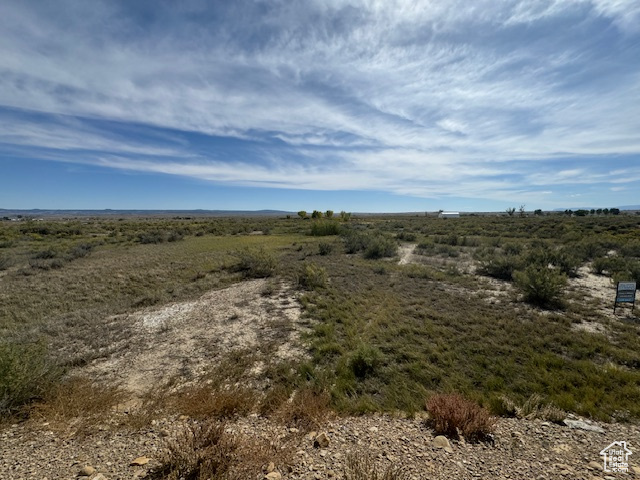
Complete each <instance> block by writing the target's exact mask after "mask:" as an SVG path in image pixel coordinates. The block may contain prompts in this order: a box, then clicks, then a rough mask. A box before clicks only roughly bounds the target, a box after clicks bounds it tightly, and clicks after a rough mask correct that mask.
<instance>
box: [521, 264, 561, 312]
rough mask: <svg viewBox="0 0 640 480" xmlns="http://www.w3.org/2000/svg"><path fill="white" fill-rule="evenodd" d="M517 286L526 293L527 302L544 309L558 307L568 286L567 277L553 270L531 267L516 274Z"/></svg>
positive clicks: (537, 266) (538, 266) (536, 266)
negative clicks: (561, 296)
mask: <svg viewBox="0 0 640 480" xmlns="http://www.w3.org/2000/svg"><path fill="white" fill-rule="evenodd" d="M514 279H515V282H516V285H517V286H518V288H520V290H522V292H523V293H524V298H525V301H527V302H529V303H532V304H534V305H539V306H543V307H551V306H557V305H558V304H559V300H560V295H561V294H562V292H563V291H564V288H565V286H566V285H567V277H566V276H565V275H564V274H563V273H561V272H559V271H557V270H555V269H552V268H548V267H542V266H540V265H530V266H529V267H527V268H526V269H525V270H524V271H518V272H515V273H514Z"/></svg>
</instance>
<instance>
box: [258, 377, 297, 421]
mask: <svg viewBox="0 0 640 480" xmlns="http://www.w3.org/2000/svg"><path fill="white" fill-rule="evenodd" d="M290 396H291V390H290V389H288V388H287V387H285V386H284V385H277V384H276V385H274V386H272V387H271V388H270V389H269V390H268V391H267V392H266V393H265V394H264V396H263V397H262V399H261V400H260V404H259V406H258V413H259V414H260V415H262V416H265V417H268V416H270V415H273V414H274V413H276V412H278V411H279V410H280V408H282V406H283V405H284V404H285V403H286V402H288V401H289V397H290Z"/></svg>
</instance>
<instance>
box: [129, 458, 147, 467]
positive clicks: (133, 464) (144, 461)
mask: <svg viewBox="0 0 640 480" xmlns="http://www.w3.org/2000/svg"><path fill="white" fill-rule="evenodd" d="M147 463H149V458H148V457H144V456H143V457H137V458H134V459H133V460H132V461H131V463H130V464H129V466H130V467H141V466H143V465H146V464H147Z"/></svg>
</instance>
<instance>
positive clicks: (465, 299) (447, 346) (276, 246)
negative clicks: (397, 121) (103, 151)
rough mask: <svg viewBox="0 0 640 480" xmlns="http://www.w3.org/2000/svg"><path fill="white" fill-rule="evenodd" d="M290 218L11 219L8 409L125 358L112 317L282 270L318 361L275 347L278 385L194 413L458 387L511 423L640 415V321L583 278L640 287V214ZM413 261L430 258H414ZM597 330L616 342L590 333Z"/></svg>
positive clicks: (3, 242) (412, 398) (392, 398)
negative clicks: (302, 398) (80, 372)
mask: <svg viewBox="0 0 640 480" xmlns="http://www.w3.org/2000/svg"><path fill="white" fill-rule="evenodd" d="M293 217H295V218H260V219H251V218H239V219H233V218H221V219H211V218H209V219H207V218H122V219H120V218H75V219H66V220H65V219H55V220H44V221H36V220H24V221H20V222H9V221H2V222H0V285H1V287H2V288H0V334H1V338H2V340H1V341H0V369H2V371H3V375H1V376H0V387H1V388H2V391H1V392H0V393H1V397H0V402H2V403H1V408H0V409H1V410H2V412H1V413H2V415H12V414H16V413H17V412H24V411H25V410H24V408H25V406H28V405H31V404H33V403H34V402H42V401H43V400H45V401H46V399H47V398H49V399H52V400H50V402H52V403H53V402H54V400H53V399H55V402H57V403H56V404H58V405H67V404H66V403H65V402H64V399H62V398H60V390H59V389H57V390H56V389H55V388H54V387H55V386H56V385H58V384H59V382H65V381H68V379H67V377H66V376H65V373H70V372H73V371H75V369H78V368H82V367H83V366H84V365H87V364H88V363H90V362H91V361H93V360H95V359H100V358H107V357H108V356H110V355H118V354H120V353H119V352H116V351H114V350H113V345H115V344H121V343H122V342H123V341H124V340H126V338H127V336H128V332H127V330H123V329H122V326H121V325H120V324H117V323H114V322H111V321H109V319H110V318H112V317H113V316H114V315H126V314H130V313H131V312H136V311H139V310H141V309H145V308H151V307H154V306H162V305H165V304H171V303H172V302H179V301H187V300H191V299H196V298H198V297H199V296H201V295H202V294H203V293H205V292H208V291H210V290H213V289H221V288H224V287H226V286H229V285H232V284H236V283H238V282H245V281H250V280H251V279H253V278H264V277H269V280H268V281H269V282H271V283H268V284H265V287H264V289H263V295H267V296H270V295H275V294H276V292H277V290H278V289H277V287H276V283H277V282H278V281H284V282H289V284H291V285H293V286H294V288H296V289H297V292H298V301H299V302H301V304H302V305H303V307H304V315H305V316H306V318H307V319H308V321H309V322H310V328H309V330H308V331H307V333H306V334H305V336H304V342H305V346H306V348H307V349H308V351H309V355H310V356H309V358H307V359H299V360H288V361H287V362H283V363H277V362H275V361H273V360H272V359H271V355H272V353H273V351H274V349H276V347H277V346H272V347H269V348H270V349H269V348H266V347H265V348H264V349H263V350H264V351H259V352H255V355H256V357H255V358H254V357H250V358H251V359H252V361H253V362H255V364H259V363H260V362H262V363H263V364H264V365H266V367H264V368H265V369H264V373H263V375H264V376H265V378H268V380H269V384H268V386H267V387H265V386H264V385H263V386H260V387H259V388H257V389H256V391H255V392H254V394H255V396H254V394H249V393H248V392H247V391H246V390H243V395H244V396H243V398H245V400H246V399H249V400H250V401H249V400H246V401H242V402H240V403H239V404H237V405H236V404H235V403H234V402H232V401H230V399H229V398H227V397H224V395H223V393H224V392H227V391H233V390H225V389H219V388H218V387H217V386H215V385H214V387H215V388H213V387H211V388H209V387H207V388H204V387H203V388H204V389H203V390H201V391H196V390H194V391H192V392H191V393H190V394H189V395H190V396H189V395H187V396H185V398H190V399H191V400H192V401H191V402H190V403H191V405H193V406H196V405H204V407H203V408H205V407H206V408H205V410H206V409H210V410H211V411H217V410H216V409H219V410H220V411H221V412H230V413H229V414H228V415H235V414H236V413H235V412H239V413H238V414H244V412H246V411H248V410H247V409H249V410H251V409H253V410H256V409H257V410H258V411H263V412H265V414H267V413H269V412H271V414H274V415H275V413H274V412H279V411H282V407H281V406H282V405H284V404H285V403H284V402H285V401H290V400H291V398H297V397H296V396H295V395H294V394H295V392H296V391H314V392H324V393H322V395H326V398H327V399H328V400H327V401H328V402H329V403H330V406H331V408H333V409H335V410H338V411H341V412H348V413H360V412H369V411H394V410H402V411H406V412H408V413H414V412H417V411H421V410H423V409H424V407H425V399H427V398H431V397H432V396H433V395H434V394H436V393H441V392H458V393H460V394H462V395H464V396H465V397H466V398H468V399H469V400H471V401H474V402H476V403H478V404H479V405H481V406H484V407H487V408H489V409H492V410H493V411H494V412H500V411H504V402H503V401H502V400H501V399H504V398H509V399H511V400H510V401H512V402H513V404H515V405H525V404H526V402H527V400H528V399H530V398H532V395H536V394H540V395H544V397H545V399H546V401H548V402H549V404H552V405H554V406H556V407H557V408H558V409H560V410H563V411H570V412H576V413H579V414H581V415H586V416H589V417H593V418H598V419H603V420H611V419H614V418H615V419H621V420H624V419H637V418H638V417H639V416H640V406H639V405H640V391H639V389H638V385H639V384H640V373H639V371H638V367H639V366H640V340H639V338H640V336H639V335H638V322H637V320H636V321H634V320H633V319H631V320H626V321H625V320H623V319H616V318H613V317H610V316H607V314H605V313H604V309H602V308H600V307H599V305H601V304H602V302H601V303H598V302H597V301H596V300H593V299H592V298H591V297H589V291H588V290H585V289H582V290H580V289H577V287H575V286H574V284H572V283H571V282H572V280H574V279H576V278H578V277H580V276H581V275H585V274H586V273H585V272H592V271H593V272H597V275H599V278H602V279H604V280H606V281H609V279H610V280H611V286H612V288H613V281H616V280H618V279H632V278H636V279H637V274H638V264H639V262H640V257H639V256H638V248H637V246H638V245H639V244H640V229H639V228H638V227H639V221H638V217H637V216H633V215H623V214H621V215H615V216H604V215H603V216H597V215H594V216H591V215H590V216H585V217H570V216H568V215H537V216H530V217H527V216H525V217H520V216H507V215H505V216H463V217H461V218H458V219H446V220H444V219H438V218H434V217H427V216H398V217H389V216H367V217H357V216H353V215H350V216H347V215H346V214H345V215H341V216H340V219H330V218H327V217H328V215H326V214H323V217H325V218H312V219H309V218H306V216H304V217H303V216H302V215H300V216H295V215H294V216H293ZM314 222H315V223H314ZM321 222H322V223H321ZM313 225H318V226H317V227H315V230H314V228H313ZM334 225H335V226H337V227H334ZM329 235H333V236H332V237H329ZM336 235H337V236H336ZM152 240H153V241H152ZM156 240H157V241H156ZM399 247H401V248H399ZM414 247H415V249H414ZM405 251H412V252H413V256H414V257H415V258H414V259H413V260H412V261H411V262H409V263H406V264H401V263H402V262H400V260H401V259H400V255H401V254H402V252H405ZM634 275H635V277H634ZM491 282H497V285H498V287H495V285H496V284H495V283H491ZM492 289H493V290H492ZM499 294H500V295H502V297H501V299H499V300H498V301H496V300H495V299H493V300H492V298H493V297H495V296H496V295H499ZM612 299H613V297H611V300H612ZM594 302H595V303H594ZM606 310H609V306H608V305H607V307H606ZM636 311H637V310H636ZM585 321H589V322H591V323H597V324H599V325H601V326H602V328H603V329H604V330H605V331H606V333H602V332H599V331H588V330H576V329H575V327H576V326H580V325H581V324H582V323H583V322H585ZM21 348H23V349H24V348H26V349H28V350H29V352H30V353H29V355H22V354H21V355H19V357H20V358H21V359H22V360H21V361H20V362H16V361H15V358H17V357H16V355H17V354H16V349H21ZM248 358H249V357H248ZM250 369H251V366H247V368H246V370H250ZM230 371H231V370H230ZM225 382H227V383H229V384H231V385H232V384H233V382H228V379H227V380H225ZM107 391H108V390H107ZM212 392H213V393H212ZM216 393H217V396H216ZM198 395H200V397H198ZM169 398H170V396H167V399H169ZM323 398H324V397H323ZM198 399H200V400H198ZM202 399H206V400H207V402H204V401H202ZM167 402H169V400H167ZM234 405H235V406H234ZM247 405H248V406H247ZM61 408H62V407H61ZM65 408H67V407H65ZM68 408H71V407H68ZM73 408H74V409H77V408H79V407H78V406H77V405H74V406H73ZM194 408H195V407H194ZM39 411H40V412H44V411H46V409H44V408H40V409H39ZM225 415H227V413H224V414H221V415H220V416H222V417H224V416H225ZM296 415H297V416H302V415H303V414H302V413H297V414H296Z"/></svg>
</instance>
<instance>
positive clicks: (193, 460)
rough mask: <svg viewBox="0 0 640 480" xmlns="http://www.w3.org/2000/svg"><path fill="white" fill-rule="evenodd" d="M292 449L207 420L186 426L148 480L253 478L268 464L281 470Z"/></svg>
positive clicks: (288, 459) (290, 455)
mask: <svg viewBox="0 0 640 480" xmlns="http://www.w3.org/2000/svg"><path fill="white" fill-rule="evenodd" d="M291 457H292V449H291V448H289V447H287V446H283V445H278V444H270V443H269V442H268V441H267V440H266V439H259V438H249V437H245V436H242V435H237V434H234V433H231V432H229V431H228V430H227V429H226V426H225V424H224V423H222V422H220V421H216V420H207V421H205V422H202V423H196V424H191V425H188V426H187V427H185V429H184V430H183V431H182V432H180V433H179V434H178V435H177V436H176V437H175V438H174V439H173V440H169V441H168V443H167V448H166V450H165V452H164V453H163V455H162V456H161V457H160V459H159V460H160V466H159V467H158V468H157V469H155V470H154V471H153V472H151V478H156V479H160V478H161V479H166V480H178V479H180V480H200V479H208V480H209V479H210V480H217V479H225V480H235V479H238V480H239V479H247V478H256V477H257V476H258V475H259V474H260V473H261V472H262V469H263V466H264V465H266V464H268V463H269V462H274V463H275V465H276V467H280V468H282V467H284V466H285V465H287V464H289V463H290V462H291Z"/></svg>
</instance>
